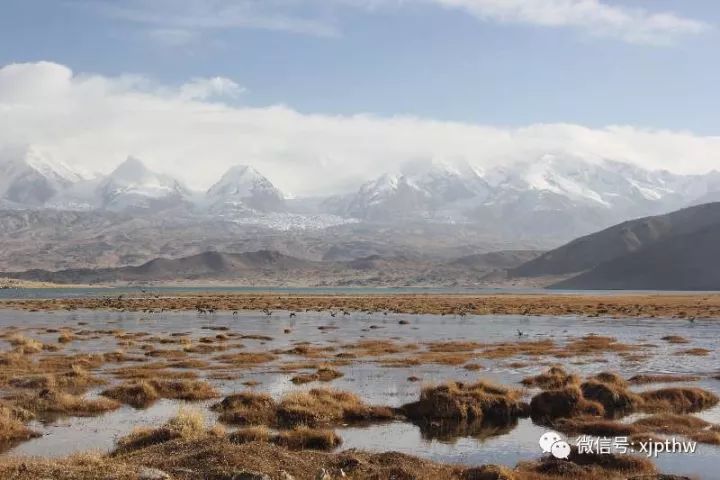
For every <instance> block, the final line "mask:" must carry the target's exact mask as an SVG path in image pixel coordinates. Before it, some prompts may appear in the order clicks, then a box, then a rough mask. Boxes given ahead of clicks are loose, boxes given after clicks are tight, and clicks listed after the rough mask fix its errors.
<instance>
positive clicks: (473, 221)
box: [0, 147, 720, 278]
mask: <svg viewBox="0 0 720 480" xmlns="http://www.w3.org/2000/svg"><path fill="white" fill-rule="evenodd" d="M370 176H371V177H374V179H372V180H370V181H367V182H365V183H362V184H360V185H358V188H357V189H356V190H354V191H349V192H347V193H345V194H341V195H324V194H323V192H317V195H315V196H314V197H312V198H289V196H288V195H285V194H284V193H283V192H282V191H281V190H280V189H279V188H277V187H276V186H275V185H274V184H273V183H272V181H271V180H270V179H269V178H267V177H266V176H264V175H263V174H262V173H260V172H259V171H258V170H256V169H255V168H253V167H251V166H249V165H243V164H239V165H235V166H232V167H231V168H229V169H228V171H227V172H226V173H225V174H224V175H222V177H221V178H219V179H218V180H217V182H215V184H213V185H211V186H210V188H208V189H207V190H206V191H195V190H192V189H190V188H188V187H187V186H185V185H183V183H182V182H180V181H178V180H177V179H175V178H173V177H172V176H171V175H167V174H162V173H158V172H154V171H152V170H151V169H149V168H148V167H147V166H146V165H145V164H144V163H143V161H142V160H140V159H138V158H135V157H129V158H128V159H127V160H125V161H124V162H122V163H121V164H120V165H118V166H117V167H116V168H115V169H114V170H113V171H112V172H110V173H108V174H106V175H89V174H87V173H85V172H80V171H76V170H74V169H72V168H71V167H69V166H67V165H64V164H62V163H60V162H57V161H55V160H53V159H52V158H50V157H49V156H48V155H47V154H44V153H43V152H42V150H41V149H38V148H35V147H27V148H23V149H15V150H12V151H9V150H5V151H2V152H0V245H2V246H3V248H2V249H0V270H4V271H20V270H27V269H50V270H62V269H71V268H118V267H125V266H132V265H139V264H142V263H143V262H147V261H151V260H153V259H155V258H159V257H171V258H183V257H188V256H192V255H197V254H201V253H203V252H206V251H222V252H226V253H228V254H235V253H246V252H252V251H263V250H269V251H277V252H279V253H281V254H283V255H288V256H291V257H296V258H300V259H304V260H309V261H322V262H348V261H353V260H358V259H365V258H368V257H372V256H374V255H377V256H380V257H383V258H397V257H398V256H404V257H407V258H411V259H413V261H417V262H423V261H431V262H441V263H442V262H449V261H453V260H455V259H458V258H462V257H467V256H472V255H478V254H486V253H488V252H495V251H504V250H533V251H535V250H551V249H553V248H555V247H557V246H558V245H562V244H563V243H565V242H568V241H570V240H572V239H573V238H576V237H578V236H582V235H587V234H589V233H591V232H596V231H598V230H601V229H603V228H606V227H609V226H611V225H614V224H617V223H620V222H622V221H625V220H628V219H632V218H639V217H646V216H650V215H656V214H660V213H663V212H667V211H672V210H676V209H681V208H684V207H688V206H692V205H696V204H698V203H701V202H711V201H713V200H718V199H720V172H717V171H712V172H709V173H706V174H703V175H679V174H674V173H671V172H667V171H651V170H646V169H642V168H639V167H636V166H633V165H630V164H628V163H623V162H618V161H612V160H601V161H599V160H594V161H590V160H587V159H583V158H578V157H573V156H568V155H553V154H548V155H544V156H541V157H539V158H533V159H528V160H527V161H523V162H517V163H513V164H508V165H504V166H502V167H489V168H486V169H482V168H478V167H474V166H470V165H469V164H467V163H464V162H452V163H448V162H434V161H415V162H411V163H408V164H406V165H405V166H403V167H402V168H401V169H400V170H399V171H394V172H372V173H371V175H370ZM588 258H590V257H588ZM531 277H532V276H530V277H523V278H531Z"/></svg>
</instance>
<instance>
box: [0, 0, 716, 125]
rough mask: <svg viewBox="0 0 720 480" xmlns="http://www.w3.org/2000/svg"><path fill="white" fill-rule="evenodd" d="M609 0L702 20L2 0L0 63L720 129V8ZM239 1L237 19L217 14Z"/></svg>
mask: <svg viewBox="0 0 720 480" xmlns="http://www.w3.org/2000/svg"><path fill="white" fill-rule="evenodd" d="M466 1H467V3H469V4H472V2H473V0H466ZM510 2H511V3H512V0H510ZM531 2H532V0H531ZM263 3H265V4H266V5H269V6H268V7H266V8H265V7H258V5H263ZM449 3H452V2H449ZM459 3H461V2H459ZM479 3H481V4H482V3H483V2H482V1H481V2H479ZM489 3H492V2H489ZM540 3H543V2H540ZM545 3H549V4H552V3H557V2H545ZM193 4H195V5H193ZM323 4H324V5H325V6H322V5H323ZM605 4H606V5H608V6H610V7H614V8H638V7H644V8H645V9H646V11H645V13H646V14H647V15H651V14H655V13H659V12H672V13H674V14H675V16H677V17H678V18H681V19H688V20H692V21H697V22H702V25H703V27H702V28H701V30H702V31H699V32H694V31H693V32H689V33H682V32H681V33H675V31H674V30H673V29H667V31H662V32H660V33H659V34H658V35H657V37H658V38H656V39H653V40H651V41H649V42H646V41H633V40H630V41H628V40H627V39H625V38H623V36H624V35H625V34H624V33H620V34H616V33H604V32H596V31H594V28H593V27H584V26H580V27H574V26H543V25H538V24H533V23H532V22H530V21H501V20H497V19H492V18H489V19H482V18H478V17H477V16H475V15H473V14H471V13H469V12H468V11H467V10H464V9H462V8H448V7H446V6H443V5H440V4H438V3H435V2H433V1H409V2H404V3H403V2H397V1H392V0H385V1H383V0H375V1H374V2H373V1H371V0H365V1H362V0H348V1H333V0H329V1H327V2H318V1H313V0H309V1H301V0H294V1H290V0H285V1H277V0H264V2H257V1H250V2H248V1H244V0H225V1H213V0H206V1H202V2H193V1H187V0H177V1H174V2H170V1H165V0H159V1H158V0H156V1H150V2H148V1H144V2H141V1H130V0H117V1H92V0H87V1H86V0H67V1H66V0H3V14H2V16H1V18H0V44H2V45H3V47H2V48H1V49H0V64H8V63H14V62H28V61H37V60H51V61H55V62H58V63H61V64H64V65H67V66H69V67H71V68H72V69H73V70H75V71H76V72H92V73H99V74H104V75H118V74H123V73H137V74H142V75H146V76H149V77H151V78H153V79H156V80H157V81H161V82H165V83H169V84H175V83H177V84H179V83H182V82H184V81H186V80H187V79H188V78H193V77H209V76H223V77H228V78H231V79H233V80H234V81H236V82H238V83H239V84H240V85H242V86H243V87H244V88H246V89H247V91H246V92H245V94H244V95H242V97H241V98H239V99H237V100H236V101H240V102H242V103H243V104H247V105H269V104H277V103H282V104H286V105H289V106H291V107H293V108H296V109H298V110H299V111H302V112H314V113H315V112H316V113H329V114H353V113H359V112H370V113H376V114H381V115H393V114H411V115H418V116H423V117H430V118H434V119H443V120H454V121H463V122H477V123H491V124H496V125H507V126H519V125H526V124H531V123H535V122H570V123H579V124H583V125H587V126H595V127H600V126H605V125H609V124H632V125H640V126H646V127H655V128H669V129H689V130H692V131H694V132H697V133H705V134H712V133H716V130H717V125H718V124H720V122H719V121H718V120H720V118H719V115H720V113H719V112H720V96H719V95H718V94H717V93H716V89H717V85H720V58H719V57H720V49H719V48H718V45H720V36H719V35H718V26H719V25H720V4H719V3H718V2H714V1H710V0H708V1H702V0H694V1H689V2H688V1H685V2H680V1H633V2H628V1H622V2H621V1H614V2H609V1H607V2H605ZM143 5H145V6H143ZM147 5H156V7H147ZM168 5H174V7H168ZM198 5H199V6H198ZM239 6H240V7H243V8H242V10H241V13H240V14H239V15H238V16H239V17H240V18H230V19H228V18H227V16H228V15H227V11H228V9H229V8H236V9H237V8H238V7H239ZM224 16H225V17H226V20H227V23H223V17H224ZM243 16H245V17H247V20H244V19H243V18H242V17H243ZM163 17H164V18H163ZM283 22H284V23H283ZM208 25H209V26H208ZM637 28H638V27H637V26H634V25H633V26H630V27H629V30H634V29H637Z"/></svg>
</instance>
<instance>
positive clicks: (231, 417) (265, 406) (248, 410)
mask: <svg viewBox="0 0 720 480" xmlns="http://www.w3.org/2000/svg"><path fill="white" fill-rule="evenodd" d="M210 408H211V409H212V410H213V411H215V412H218V413H219V414H220V421H221V422H224V423H228V424H231V425H252V426H257V425H272V424H274V423H275V417H276V414H277V405H276V403H275V401H274V400H273V398H272V397H271V396H270V395H268V394H266V393H254V392H241V393H236V394H234V395H230V396H228V397H226V398H225V399H223V401H221V402H220V403H216V404H215V405H213V406H212V407H210Z"/></svg>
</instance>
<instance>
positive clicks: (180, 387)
mask: <svg viewBox="0 0 720 480" xmlns="http://www.w3.org/2000/svg"><path fill="white" fill-rule="evenodd" d="M150 385H152V386H153V388H155V390H156V391H157V393H158V395H160V396H161V397H163V398H169V399H173V400H188V401H197V400H209V399H211V398H217V397H218V396H219V394H218V391H217V390H215V387H213V386H212V385H210V384H209V383H208V382H205V381H203V380H191V379H181V380H150Z"/></svg>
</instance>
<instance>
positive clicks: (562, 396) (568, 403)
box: [530, 385, 605, 423]
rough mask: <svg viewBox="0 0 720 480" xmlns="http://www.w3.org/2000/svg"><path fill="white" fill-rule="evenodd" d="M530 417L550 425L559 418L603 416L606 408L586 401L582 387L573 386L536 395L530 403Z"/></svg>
mask: <svg viewBox="0 0 720 480" xmlns="http://www.w3.org/2000/svg"><path fill="white" fill-rule="evenodd" d="M530 415H531V417H532V418H533V420H535V421H536V422H539V423H548V422H552V421H553V420H554V419H557V418H571V417H577V416H582V415H590V416H602V415H605V408H604V407H603V405H602V404H601V403H599V402H595V401H590V400H587V399H585V398H584V397H583V392H582V390H580V387H578V386H577V385H571V386H568V387H565V388H562V389H556V390H546V391H544V392H541V393H538V394H537V395H535V396H534V397H533V398H532V400H531V401H530Z"/></svg>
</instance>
